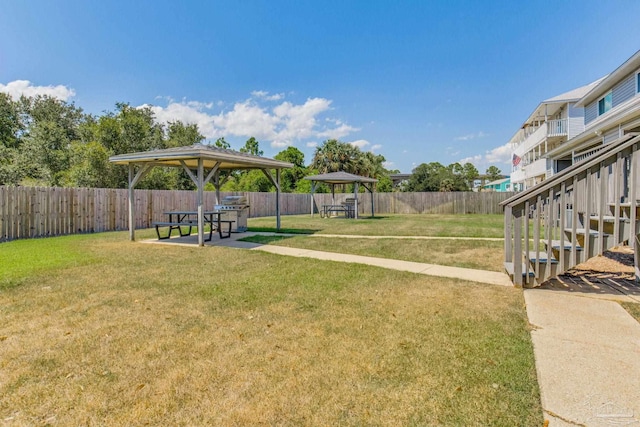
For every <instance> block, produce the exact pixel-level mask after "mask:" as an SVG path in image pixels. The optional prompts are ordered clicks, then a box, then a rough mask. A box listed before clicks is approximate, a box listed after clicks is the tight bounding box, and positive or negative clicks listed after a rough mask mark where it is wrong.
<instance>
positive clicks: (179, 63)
mask: <svg viewBox="0 0 640 427" xmlns="http://www.w3.org/2000/svg"><path fill="white" fill-rule="evenodd" d="M0 5H1V8H0V9H1V10H2V12H1V13H0V90H2V91H5V92H9V93H12V94H16V93H19V92H24V93H27V94H34V93H50V94H53V95H55V96H58V97H60V98H62V99H66V100H68V101H72V102H75V103H76V104H77V105H78V106H80V107H82V108H83V109H84V110H85V111H87V112H89V113H93V114H100V113H101V112H103V111H113V110H114V108H115V103H116V102H128V103H130V104H131V105H134V106H140V105H152V106H153V108H154V111H155V112H156V116H157V117H158V119H159V120H176V119H180V120H183V121H185V122H193V123H198V125H199V126H200V128H201V131H202V132H203V133H204V134H205V135H206V136H207V137H208V138H209V139H212V140H214V139H215V138H217V137H219V136H224V137H225V138H226V139H227V141H229V142H231V144H232V147H233V148H236V149H238V148H240V147H241V146H242V145H243V144H244V141H246V140H247V139H248V138H249V137H250V136H255V137H256V138H257V139H258V140H259V141H260V145H261V148H262V149H263V150H264V152H265V155H266V156H270V157H271V156H273V155H275V154H276V153H278V152H279V151H281V150H283V149H284V147H286V146H287V145H293V146H295V147H297V148H299V149H300V150H302V151H303V152H304V153H305V160H306V162H307V163H308V162H309V161H310V160H311V157H312V155H313V151H314V145H315V144H320V143H322V141H324V140H326V139H328V138H331V137H335V138H338V139H340V140H342V141H345V142H351V143H354V144H356V145H358V146H360V147H361V148H362V149H363V150H372V151H374V152H375V153H379V154H382V155H384V156H385V158H386V159H387V161H388V167H390V168H392V169H399V170H400V171H401V172H410V171H411V169H412V168H414V167H415V166H417V165H418V164H420V163H428V162H432V161H437V162H440V163H443V164H445V165H446V164H450V163H453V162H456V161H462V160H471V161H472V163H474V164H475V165H476V166H477V167H478V169H479V170H480V171H481V172H483V171H484V170H485V169H486V168H487V167H488V166H489V165H492V164H493V165H496V166H498V167H499V168H500V169H502V170H503V171H504V172H507V171H508V170H509V161H510V152H509V150H508V149H507V148H506V147H505V144H506V143H507V141H508V140H509V139H510V137H511V136H512V135H513V134H514V133H515V132H516V130H517V129H518V127H519V126H520V125H521V124H522V122H523V121H524V120H525V119H526V118H527V116H528V115H529V114H530V113H531V112H532V111H533V109H534V108H535V107H536V106H537V104H538V103H539V102H540V101H541V100H543V99H546V98H549V97H552V96H555V95H558V94H560V93H563V92H566V91H568V90H571V89H573V88H576V87H578V86H582V85H584V84H587V83H590V82H591V81H593V80H596V79H597V78H599V77H602V76H603V75H605V74H607V73H609V72H611V71H612V70H613V69H615V68H616V67H617V66H619V65H620V64H621V63H622V62H624V61H625V60H626V59H627V58H629V57H630V56H631V55H633V54H634V53H635V52H636V51H637V50H638V49H640V26H638V25H637V23H636V21H637V17H638V16H640V2H638V1H636V0H629V1H618V0H611V1H601V0H600V1H591V0H585V1H554V2H542V1H527V2H519V1H495V2H490V1H455V0H453V1H451V0H450V1H437V2H436V1H426V0H425V1H375V0H367V1H355V0H353V1H347V0H341V1H331V0H323V1H294V0H291V1H278V0H269V1H266V0H265V1H242V0H240V1H227V2H220V1H202V2H193V1H181V2H176V1H171V2H170V1H80V0H79V1H64V0H57V1H48V0H29V1H23V0H20V1H18V0H16V1H14V0H2V1H0Z"/></svg>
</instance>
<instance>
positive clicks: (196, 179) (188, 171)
mask: <svg viewBox="0 0 640 427" xmlns="http://www.w3.org/2000/svg"><path fill="white" fill-rule="evenodd" d="M200 160H202V159H198V166H199V165H200ZM180 164H181V165H182V168H183V169H184V170H185V171H186V172H187V175H189V178H191V181H193V183H194V184H195V185H196V187H197V186H198V178H197V177H196V176H195V175H194V174H193V172H191V169H189V167H188V166H187V164H186V163H185V162H184V160H180Z"/></svg>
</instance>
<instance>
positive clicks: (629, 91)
mask: <svg viewBox="0 0 640 427" xmlns="http://www.w3.org/2000/svg"><path fill="white" fill-rule="evenodd" d="M635 77H636V73H633V74H632V75H630V76H628V77H626V78H625V79H624V80H622V81H621V82H620V83H618V84H617V85H615V86H614V87H613V90H612V92H613V93H612V95H613V96H612V98H613V99H612V104H613V108H615V107H617V106H618V105H620V104H622V103H623V102H625V101H626V100H628V99H631V98H633V96H634V95H635V94H636V79H635Z"/></svg>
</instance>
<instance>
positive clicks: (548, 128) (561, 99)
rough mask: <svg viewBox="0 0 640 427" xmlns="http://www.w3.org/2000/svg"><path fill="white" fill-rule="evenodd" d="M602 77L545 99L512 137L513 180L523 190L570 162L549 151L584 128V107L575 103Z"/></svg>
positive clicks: (517, 187)
mask: <svg viewBox="0 0 640 427" xmlns="http://www.w3.org/2000/svg"><path fill="white" fill-rule="evenodd" d="M600 81H601V80H598V81H596V82H593V83H591V84H588V85H586V86H582V87H579V88H577V89H574V90H572V91H569V92H566V93H563V94H561V95H558V96H555V97H553V98H549V99H547V100H545V101H542V102H541V103H540V104H539V105H538V106H537V107H536V109H535V110H533V112H532V113H531V115H529V117H528V118H527V120H525V122H524V123H523V124H522V126H521V127H520V129H519V130H518V131H517V132H516V133H515V135H513V137H512V138H511V140H510V141H509V142H510V144H511V147H512V169H511V183H512V185H513V188H514V190H516V191H521V190H524V189H527V188H530V187H533V186H534V185H536V184H538V183H540V182H542V181H543V180H544V179H546V178H548V177H549V176H551V175H553V174H554V173H556V172H557V171H559V170H562V169H564V168H566V167H568V166H570V165H571V160H570V159H569V160H568V163H567V162H566V161H565V159H561V160H557V161H554V160H551V159H550V158H549V156H548V154H549V152H552V151H554V150H557V149H558V148H559V147H561V146H563V145H564V144H565V143H566V142H567V141H568V140H570V139H571V138H573V137H575V136H576V135H579V134H581V133H582V132H583V131H584V127H585V124H584V108H583V107H582V106H581V105H577V104H576V103H577V102H578V101H579V100H580V99H581V98H582V97H583V96H585V95H586V94H587V93H588V92H589V91H591V90H592V89H593V88H594V87H596V86H597V85H598V83H599V82H600Z"/></svg>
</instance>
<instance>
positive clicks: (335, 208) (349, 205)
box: [320, 200, 355, 218]
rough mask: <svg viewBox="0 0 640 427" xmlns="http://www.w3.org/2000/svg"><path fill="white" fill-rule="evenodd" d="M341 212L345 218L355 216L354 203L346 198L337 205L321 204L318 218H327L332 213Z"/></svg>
mask: <svg viewBox="0 0 640 427" xmlns="http://www.w3.org/2000/svg"><path fill="white" fill-rule="evenodd" d="M340 213H343V214H344V217H345V218H355V205H354V203H353V202H351V201H349V200H347V201H346V202H345V203H341V204H339V205H322V209H320V218H328V217H329V216H331V215H332V214H336V215H337V214H340Z"/></svg>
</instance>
